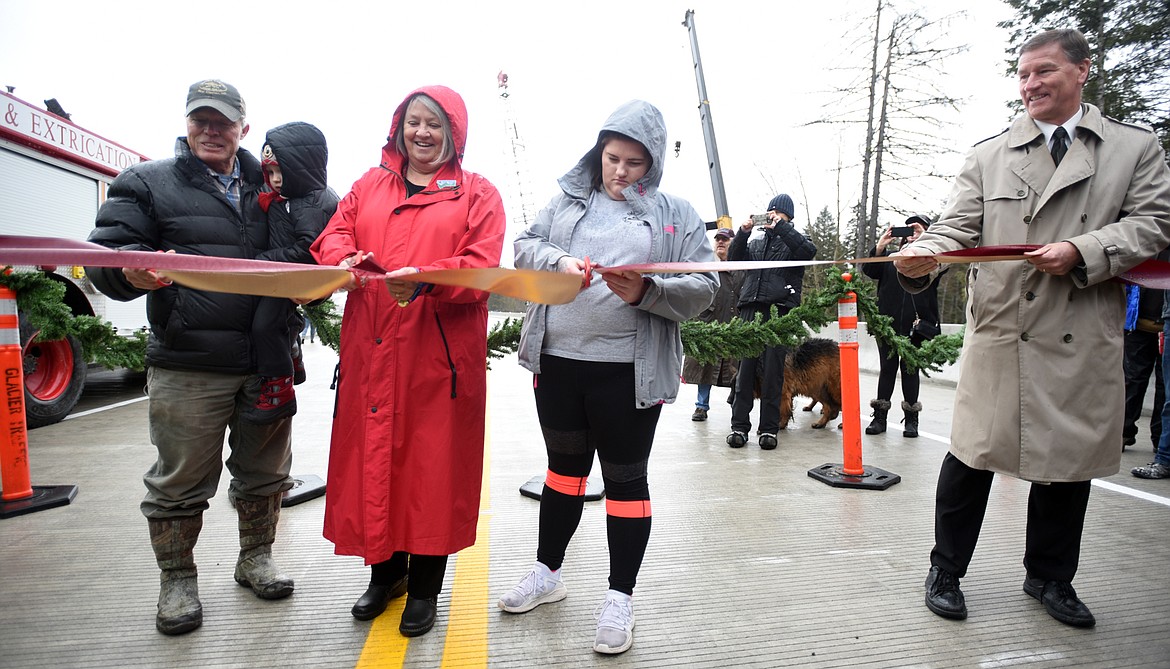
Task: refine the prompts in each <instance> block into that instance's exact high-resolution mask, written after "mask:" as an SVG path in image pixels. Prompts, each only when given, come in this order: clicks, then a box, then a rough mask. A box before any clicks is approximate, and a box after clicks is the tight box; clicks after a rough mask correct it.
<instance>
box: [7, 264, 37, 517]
mask: <svg viewBox="0 0 1170 669" xmlns="http://www.w3.org/2000/svg"><path fill="white" fill-rule="evenodd" d="M0 369H3V370H4V422H3V429H4V439H3V440H0V483H2V484H3V488H4V492H3V494H0V499H3V500H4V501H13V500H19V499H27V498H29V497H32V496H33V489H32V481H31V479H30V477H29V466H28V426H27V424H26V423H25V421H24V352H23V351H22V350H21V348H20V318H19V317H18V316H17V313H16V293H15V292H13V291H12V290H11V289H9V288H7V287H4V286H0Z"/></svg>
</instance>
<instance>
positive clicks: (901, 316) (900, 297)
mask: <svg viewBox="0 0 1170 669" xmlns="http://www.w3.org/2000/svg"><path fill="white" fill-rule="evenodd" d="M889 254H890V252H889V250H888V249H886V250H884V251H882V252H881V253H880V254H879V253H878V252H877V247H873V248H871V249H870V250H869V257H871V258H873V257H877V256H882V257H884V256H887V255H889ZM947 269H948V268H946V267H944V268H943V271H941V272H939V273H938V276H936V277H934V280H933V281H931V282H930V285H929V286H927V287H926V288H925V289H924V290H923V291H922V292H921V293H915V294H913V295H911V294H910V293H907V292H906V289H905V288H903V287H902V284H901V283H899V281H898V270H897V269H896V268H895V267H894V263H892V262H871V263H864V264H862V265H861V271H862V272H865V275H866V276H868V277H869V278H871V279H873V280H874V281H877V301H878V311H879V312H880V313H881V314H882V315H885V316H889V317H890V318H892V319H894V324H893V328H894V332H895V333H897V334H899V335H901V336H903V337H908V336H910V326H911V325H913V324H914V319H915V318H921V319H922V320H924V321H927V322H929V323H934V324H936V325H938V324H940V321H939V315H938V282H939V281H940V280H941V279H942V276H943V274H946V273H947Z"/></svg>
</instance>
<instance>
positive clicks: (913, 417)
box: [902, 400, 922, 439]
mask: <svg viewBox="0 0 1170 669" xmlns="http://www.w3.org/2000/svg"><path fill="white" fill-rule="evenodd" d="M919 411H922V402H915V403H914V404H910V403H909V402H907V401H906V400H902V412H903V413H905V414H906V418H905V419H904V420H903V422H904V426H903V428H902V436H903V437H910V438H912V439H913V438H914V437H917V436H918V412H919Z"/></svg>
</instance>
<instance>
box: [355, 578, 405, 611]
mask: <svg viewBox="0 0 1170 669" xmlns="http://www.w3.org/2000/svg"><path fill="white" fill-rule="evenodd" d="M404 594H406V577H405V576H403V577H402V578H400V579H398V580H397V581H395V582H394V583H391V584H390V585H381V584H378V583H371V584H370V587H368V588H366V591H365V593H363V594H362V596H361V597H359V598H358V600H357V603H356V604H354V605H353V608H352V609H350V613H352V614H353V617H354V618H357V619H358V620H373V619H374V618H377V617H378V616H380V615H382V612H383V611H385V610H386V607H387V606H388V605H389V604H390V600H391V599H394V598H395V597H401V596H402V595H404Z"/></svg>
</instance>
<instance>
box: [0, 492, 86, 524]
mask: <svg viewBox="0 0 1170 669" xmlns="http://www.w3.org/2000/svg"><path fill="white" fill-rule="evenodd" d="M32 489H33V494H32V497H26V498H24V499H16V500H12V501H0V518H11V517H13V516H23V515H24V514H26V513H32V512H34V511H44V510H45V509H51V508H53V507H55V506H65V505H66V504H68V503H70V502H72V501H73V498H74V497H77V486H75V485H34V486H33V487H32Z"/></svg>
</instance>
